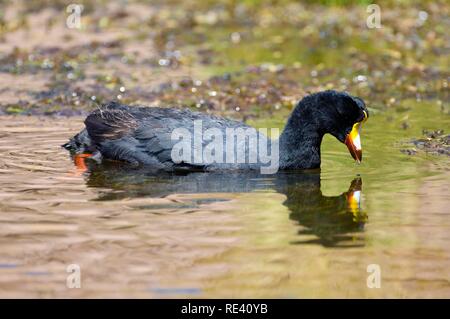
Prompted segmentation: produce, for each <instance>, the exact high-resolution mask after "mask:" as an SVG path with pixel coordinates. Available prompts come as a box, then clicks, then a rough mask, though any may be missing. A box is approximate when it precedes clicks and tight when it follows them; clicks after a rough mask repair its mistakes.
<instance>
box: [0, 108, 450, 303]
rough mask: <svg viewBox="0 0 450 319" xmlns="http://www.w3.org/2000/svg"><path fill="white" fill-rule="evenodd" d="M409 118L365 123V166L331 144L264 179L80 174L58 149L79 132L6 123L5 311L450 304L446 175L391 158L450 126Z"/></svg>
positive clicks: (54, 123)
mask: <svg viewBox="0 0 450 319" xmlns="http://www.w3.org/2000/svg"><path fill="white" fill-rule="evenodd" d="M410 105H411V107H412V110H411V111H410V112H409V114H410V116H411V117H410V118H411V120H410V123H411V126H410V127H409V128H408V129H407V130H404V129H402V126H401V122H402V121H403V118H404V114H402V113H401V112H395V111H387V112H382V113H381V112H380V113H376V114H371V118H370V120H369V121H368V122H367V125H366V126H365V127H364V131H363V136H362V143H363V150H364V155H363V156H364V160H363V164H362V165H356V164H354V163H353V161H352V159H351V157H350V155H349V154H348V152H347V151H346V147H345V145H343V144H340V143H339V142H337V141H336V140H335V139H334V138H332V137H326V138H325V140H324V143H323V147H322V152H323V160H322V168H321V170H320V171H310V172H292V173H282V174H278V175H274V176H271V175H266V176H261V175H257V174H253V173H251V174H237V173H232V174H229V173H227V174H224V173H214V174H207V173H193V174H186V175H170V174H161V175H158V176H155V175H151V174H148V173H147V172H146V171H145V170H143V169H140V168H131V167H127V166H126V165H120V164H111V163H110V164H109V165H94V164H88V170H87V171H86V172H83V171H82V170H79V169H77V168H76V166H75V165H74V163H73V161H72V159H71V158H70V156H69V155H68V153H67V152H66V151H65V150H64V149H62V148H60V147H59V145H61V144H62V143H64V142H65V141H66V139H67V138H68V137H70V136H71V135H73V134H74V133H76V132H77V131H78V130H79V129H80V128H81V127H82V120H83V119H82V118H38V117H24V116H18V117H5V116H3V117H1V118H0V184H1V185H2V187H1V189H0V199H1V201H0V211H1V214H0V247H1V248H0V251H1V253H0V297H144V298H166V297H288V298H289V297H295V298H309V297H450V282H449V278H450V276H449V275H450V270H449V269H450V261H449V253H450V248H449V245H448V242H449V240H450V222H449V215H450V210H449V208H448V204H449V202H450V201H449V200H450V195H449V184H450V172H449V169H448V167H449V160H448V158H446V157H443V156H436V155H430V154H425V153H420V152H419V153H418V154H417V155H415V156H408V155H405V154H403V153H401V152H400V149H401V148H403V147H406V146H405V145H404V144H403V143H402V141H407V140H408V138H410V137H411V136H419V135H420V133H421V130H422V129H424V128H430V127H431V128H433V127H442V128H447V127H449V125H448V124H449V122H448V115H443V114H442V113H441V111H440V109H439V107H438V106H436V105H434V104H426V103H422V104H417V103H415V102H411V103H410ZM416 119H420V120H416ZM270 123H272V124H278V123H282V120H281V119H277V120H276V121H260V122H255V123H253V124H255V125H269V124H270ZM358 194H360V195H361V201H360V203H359V204H358V202H357V201H355V196H357V195H358ZM69 264H78V265H80V267H81V274H82V288H81V289H68V288H67V286H66V278H67V275H68V273H67V272H66V267H67V266H68V265H69ZM369 264H378V265H379V266H380V268H381V276H382V277H381V278H382V280H381V288H380V289H369V288H368V287H367V284H366V279H367V276H368V275H369V274H368V273H367V266H368V265H369Z"/></svg>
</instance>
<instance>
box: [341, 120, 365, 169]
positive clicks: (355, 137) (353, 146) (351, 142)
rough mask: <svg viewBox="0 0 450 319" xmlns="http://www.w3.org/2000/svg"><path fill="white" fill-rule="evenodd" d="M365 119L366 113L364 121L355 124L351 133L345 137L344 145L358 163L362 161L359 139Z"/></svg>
mask: <svg viewBox="0 0 450 319" xmlns="http://www.w3.org/2000/svg"><path fill="white" fill-rule="evenodd" d="M366 119H367V113H366V112H364V119H363V120H362V121H361V122H358V123H355V124H354V125H353V127H352V130H351V132H350V133H348V134H347V136H346V137H345V145H347V148H348V150H349V151H350V154H351V155H352V157H353V158H354V159H355V161H357V162H358V163H361V160H362V148H361V137H360V132H361V125H362V123H364V122H365V121H366Z"/></svg>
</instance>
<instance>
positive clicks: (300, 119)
mask: <svg viewBox="0 0 450 319" xmlns="http://www.w3.org/2000/svg"><path fill="white" fill-rule="evenodd" d="M323 135H324V134H323V133H322V132H321V131H320V129H319V128H318V125H317V123H315V122H314V121H312V120H311V118H310V117H309V116H302V114H301V112H294V113H293V114H292V115H291V117H290V118H289V120H288V122H287V124H286V127H285V128H284V130H283V132H282V133H281V135H280V138H279V140H278V141H279V148H280V168H281V169H308V168H319V167H320V144H321V143H322V138H323Z"/></svg>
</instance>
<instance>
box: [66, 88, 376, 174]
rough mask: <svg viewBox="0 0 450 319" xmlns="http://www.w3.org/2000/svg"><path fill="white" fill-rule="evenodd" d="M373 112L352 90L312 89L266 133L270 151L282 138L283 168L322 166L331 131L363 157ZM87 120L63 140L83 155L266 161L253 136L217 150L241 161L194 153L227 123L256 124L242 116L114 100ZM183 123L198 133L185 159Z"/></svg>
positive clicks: (155, 165)
mask: <svg viewBox="0 0 450 319" xmlns="http://www.w3.org/2000/svg"><path fill="white" fill-rule="evenodd" d="M368 114H369V113H368V111H367V108H366V106H365V104H364V102H363V100H362V99H360V98H358V97H354V96H351V95H349V94H348V93H345V92H337V91H332V90H329V91H323V92H319V93H314V94H310V95H308V96H305V97H304V98H303V99H302V100H301V101H300V102H299V103H298V104H297V105H296V107H295V108H294V110H293V111H292V113H291V115H290V116H289V118H288V120H287V123H286V126H285V128H284V130H283V131H282V133H281V135H280V136H279V138H278V140H273V141H271V140H270V139H266V141H267V144H268V150H269V151H268V153H270V151H271V150H272V152H273V151H274V150H275V148H271V146H273V145H275V144H276V146H277V148H276V150H277V151H278V153H277V155H278V154H279V156H278V158H277V168H279V169H281V170H291V169H310V168H318V167H320V144H321V142H322V138H323V136H324V134H326V133H330V134H331V135H333V136H335V137H336V138H337V139H338V140H339V141H340V142H342V143H345V144H346V145H347V147H348V149H349V151H350V154H351V155H352V157H353V158H354V159H355V160H356V161H358V162H359V161H361V159H362V150H361V142H360V136H359V133H360V129H361V124H362V122H364V121H365V120H366V119H367V118H368ZM84 123H85V126H86V128H85V129H83V130H82V131H81V132H80V133H78V134H77V135H75V136H74V137H73V138H71V139H70V141H69V142H68V143H66V144H64V145H63V147H65V148H66V149H68V150H70V151H71V152H72V153H73V154H74V155H75V156H76V157H77V156H78V159H80V158H83V159H84V157H92V158H93V159H95V160H96V161H100V160H102V159H106V160H118V161H125V162H128V163H132V164H135V165H146V166H148V168H149V169H154V170H164V171H176V170H205V171H211V170H216V171H217V170H230V169H234V170H249V169H258V168H260V167H261V166H262V165H263V164H262V163H261V162H260V161H256V162H251V161H250V160H248V159H249V158H250V157H251V155H252V152H253V153H254V152H258V150H260V148H256V150H254V149H252V146H254V145H253V144H251V143H250V142H249V140H250V137H248V140H246V139H244V140H241V141H240V142H236V143H232V144H230V145H232V146H231V148H227V147H228V146H223V147H220V148H217V149H214V150H213V151H212V154H214V155H217V154H215V153H217V152H220V151H223V152H226V150H228V151H229V152H232V153H233V155H236V154H238V153H239V152H241V153H240V154H244V155H245V156H246V157H245V158H246V161H239V160H237V158H238V156H231V157H230V159H235V161H234V162H232V161H231V162H230V161H227V160H226V159H227V157H226V155H224V156H223V157H219V158H222V159H223V161H219V160H217V158H218V157H215V159H216V160H215V161H211V160H209V161H206V160H203V161H202V160H200V161H199V160H198V158H197V159H196V158H195V156H194V154H195V153H196V152H198V150H199V149H200V153H201V152H202V150H204V149H205V148H206V149H207V148H208V143H211V141H213V140H214V139H217V136H218V134H219V135H221V136H223V137H225V136H227V135H226V134H227V133H228V131H227V129H244V130H246V129H251V127H250V126H248V125H246V124H244V123H242V122H238V121H234V120H229V119H225V118H221V117H217V116H213V115H210V114H205V113H201V112H192V111H190V110H187V109H184V110H181V109H175V108H159V107H132V106H126V105H122V104H119V103H116V102H111V103H108V104H106V105H104V106H102V107H100V108H99V109H97V110H95V111H93V112H92V113H91V114H89V115H88V117H87V118H86V120H85V122H84ZM195 123H201V124H200V125H201V133H202V134H203V135H205V134H206V131H208V130H209V131H210V132H211V129H214V130H215V131H213V132H215V135H214V138H212V137H211V136H209V139H207V138H205V139H204V140H201V141H200V143H198V142H195V134H198V132H196V130H197V129H198V127H196V124H195ZM177 129H178V130H179V129H182V130H183V132H186V133H191V134H192V135H191V136H193V138H192V140H191V139H188V140H187V141H189V142H188V145H189V146H190V147H191V146H192V153H191V152H189V154H188V155H189V156H184V157H182V159H181V160H180V159H175V160H174V157H173V149H174V147H175V146H176V144H177V143H179V141H181V140H183V139H184V138H183V139H180V140H176V139H174V136H173V132H174V131H176V130H177ZM256 134H257V137H258V138H260V139H261V140H262V139H263V138H265V136H264V135H263V134H262V133H261V132H259V131H258V132H257V133H256ZM203 137H204V136H203ZM185 142H186V140H185ZM216 142H217V141H216ZM184 145H186V144H184ZM216 145H217V144H216ZM258 145H259V144H258ZM253 148H254V147H253ZM184 155H187V154H184ZM272 155H273V154H272ZM264 165H267V164H264Z"/></svg>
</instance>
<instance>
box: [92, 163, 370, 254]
mask: <svg viewBox="0 0 450 319" xmlns="http://www.w3.org/2000/svg"><path fill="white" fill-rule="evenodd" d="M86 177H87V181H86V183H87V185H88V186H89V187H99V188H102V191H101V192H99V197H98V199H97V200H118V199H122V198H130V197H163V196H166V195H170V194H175V193H178V194H179V193H190V194H193V193H202V194H205V193H207V194H211V196H208V201H209V202H211V201H215V200H223V199H215V198H214V196H213V195H212V194H213V193H219V192H220V193H227V192H230V193H231V192H232V193H245V192H253V191H257V190H259V191H263V190H276V191H277V192H279V193H281V194H284V195H285V196H286V198H287V199H286V200H285V201H284V203H283V205H284V206H286V207H287V208H288V209H289V211H290V213H289V218H290V219H291V220H293V221H296V222H297V223H298V224H299V225H300V226H302V227H301V229H300V230H299V232H298V233H299V235H300V236H299V238H301V239H299V240H297V241H295V242H293V243H292V244H319V245H322V246H325V247H355V246H363V245H364V237H362V236H361V234H362V232H363V230H364V224H365V223H366V221H367V215H366V214H365V213H364V212H362V211H361V209H360V197H361V188H362V180H361V178H359V177H358V178H355V179H353V181H352V182H351V183H350V187H349V189H348V191H346V192H344V193H342V194H341V195H338V196H324V195H323V194H322V191H321V189H320V172H319V171H315V172H279V173H278V174H274V175H260V174H259V173H257V172H210V173H202V172H193V173H170V174H169V173H167V174H161V173H158V174H155V173H152V172H148V171H147V170H145V169H144V168H136V167H131V166H129V165H126V164H123V163H103V164H95V163H90V164H89V165H88V170H87V172H86ZM108 190H110V191H108ZM202 202H204V201H202Z"/></svg>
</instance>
